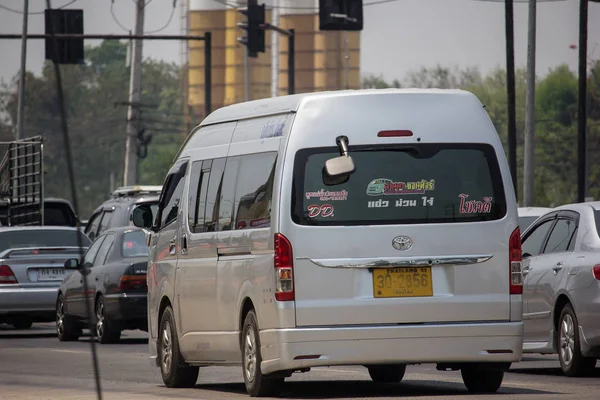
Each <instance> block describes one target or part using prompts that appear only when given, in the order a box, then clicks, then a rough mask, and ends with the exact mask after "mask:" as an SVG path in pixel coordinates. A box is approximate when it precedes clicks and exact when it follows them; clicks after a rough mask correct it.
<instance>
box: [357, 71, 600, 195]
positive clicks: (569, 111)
mask: <svg viewBox="0 0 600 400" xmlns="http://www.w3.org/2000/svg"><path fill="white" fill-rule="evenodd" d="M515 80H516V120H517V169H518V174H517V177H518V178H517V179H518V182H517V183H518V195H519V199H520V202H521V203H522V197H521V196H522V190H521V188H522V187H523V180H522V179H523V144H524V131H525V92H526V84H527V79H526V71H525V70H524V69H521V70H517V71H516V73H515ZM401 85H402V86H405V87H420V88H442V89H444V88H460V89H464V90H468V91H471V92H473V93H474V94H475V95H476V96H477V97H478V98H479V100H480V101H481V102H482V103H483V104H484V105H485V107H486V111H487V112H488V114H489V116H490V119H491V120H492V122H493V124H494V126H495V127H496V130H497V131H498V135H499V136H500V139H501V141H502V143H503V145H504V147H505V150H506V151H507V154H508V146H507V142H508V141H507V138H508V112H507V95H506V72H505V71H504V70H502V69H501V68H497V69H495V70H493V71H491V72H490V73H488V74H487V76H485V77H482V76H481V74H480V73H479V71H478V69H477V68H466V69H462V70H461V69H459V68H456V67H454V68H446V67H442V66H440V65H437V66H435V67H433V68H425V67H422V68H421V69H419V70H417V71H412V72H410V73H409V74H408V75H407V78H406V81H405V82H404V83H403V84H400V83H398V85H395V87H400V86H401ZM577 85H578V79H577V75H576V74H575V73H573V72H572V71H570V70H569V68H568V67H567V66H566V65H561V66H558V67H557V68H555V69H553V70H551V71H549V73H548V74H547V75H546V76H545V77H544V78H543V79H539V78H538V81H537V84H536V131H535V144H534V151H535V202H536V205H537V206H557V205H560V204H565V203H570V202H574V201H576V200H577V198H576V194H577V113H578V109H577V107H578V105H577V104H578V103H577V90H578V88H577ZM390 86H392V85H390V84H388V83H387V82H385V81H384V80H383V79H382V78H381V77H376V76H373V75H370V76H367V77H365V79H364V80H363V87H373V88H385V87H390ZM587 144H588V165H589V167H588V181H589V195H590V196H592V197H594V198H595V199H600V151H599V150H600V60H596V61H594V62H592V63H591V66H590V69H589V77H588V135H587Z"/></svg>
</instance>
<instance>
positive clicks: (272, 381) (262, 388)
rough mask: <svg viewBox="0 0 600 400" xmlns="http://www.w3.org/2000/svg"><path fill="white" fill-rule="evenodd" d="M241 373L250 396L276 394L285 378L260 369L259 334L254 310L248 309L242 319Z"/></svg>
mask: <svg viewBox="0 0 600 400" xmlns="http://www.w3.org/2000/svg"><path fill="white" fill-rule="evenodd" d="M240 341H241V346H240V347H241V350H242V374H243V375H244V385H245V386H246V392H248V394H249V395H250V396H252V397H267V396H276V395H277V394H278V393H279V392H280V391H281V388H282V386H283V382H284V380H285V378H282V377H269V376H268V375H263V373H262V371H261V370H260V364H261V363H262V356H261V354H260V336H259V331H258V322H257V319H256V314H255V312H254V310H250V311H249V312H248V314H247V315H246V318H245V319H244V326H243V328H242V336H241V338H240Z"/></svg>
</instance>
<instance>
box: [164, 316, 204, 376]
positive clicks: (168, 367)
mask: <svg viewBox="0 0 600 400" xmlns="http://www.w3.org/2000/svg"><path fill="white" fill-rule="evenodd" d="M158 335H159V338H158V359H159V360H160V373H161V375H162V379H163V382H164V383H165V386H167V387H169V388H191V387H194V386H195V385H196V381H197V380H198V373H199V368H198V367H190V366H188V365H187V364H185V361H184V360H183V357H181V353H180V352H179V340H178V339H177V330H176V329H175V318H173V310H172V309H171V307H169V306H168V307H167V308H165V311H164V312H163V315H162V318H161V319H160V329H159V331H158Z"/></svg>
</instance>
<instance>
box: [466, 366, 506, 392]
mask: <svg viewBox="0 0 600 400" xmlns="http://www.w3.org/2000/svg"><path fill="white" fill-rule="evenodd" d="M478 367H479V366H478V365H469V366H466V367H463V368H462V369H461V370H460V373H461V375H462V378H463V382H464V384H465V386H466V387H467V390H468V391H469V392H470V393H495V392H497V391H498V389H499V388H500V385H502V380H503V379H504V371H502V370H496V369H480V368H478Z"/></svg>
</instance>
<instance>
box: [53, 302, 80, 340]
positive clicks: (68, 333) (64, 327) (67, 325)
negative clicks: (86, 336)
mask: <svg viewBox="0 0 600 400" xmlns="http://www.w3.org/2000/svg"><path fill="white" fill-rule="evenodd" d="M56 336H57V337H58V340H60V341H61V342H72V341H75V340H77V339H79V336H81V329H79V327H78V326H77V325H75V323H74V322H73V320H72V318H71V317H69V315H68V314H66V313H65V298H64V297H63V295H62V294H61V295H59V296H58V300H57V301H56Z"/></svg>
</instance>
